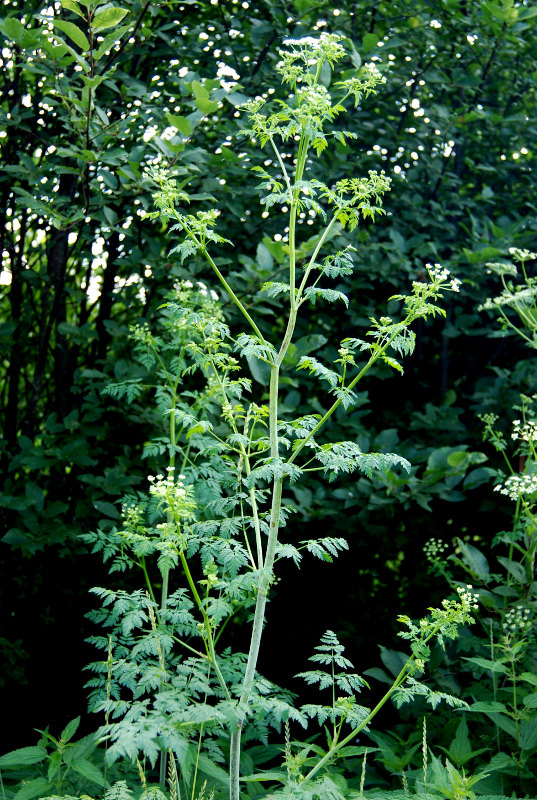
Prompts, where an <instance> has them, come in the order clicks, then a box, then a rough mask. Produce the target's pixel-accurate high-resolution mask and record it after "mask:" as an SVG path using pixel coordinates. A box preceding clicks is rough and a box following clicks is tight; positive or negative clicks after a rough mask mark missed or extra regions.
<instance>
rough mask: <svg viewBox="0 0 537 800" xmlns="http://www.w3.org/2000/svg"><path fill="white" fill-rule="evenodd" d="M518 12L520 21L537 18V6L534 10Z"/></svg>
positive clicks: (522, 9)
mask: <svg viewBox="0 0 537 800" xmlns="http://www.w3.org/2000/svg"><path fill="white" fill-rule="evenodd" d="M517 11H518V19H519V21H520V20H523V19H530V18H531V17H537V6H533V7H532V8H522V6H521V7H520V8H518V9H517Z"/></svg>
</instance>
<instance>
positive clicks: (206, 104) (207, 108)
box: [194, 95, 218, 114]
mask: <svg viewBox="0 0 537 800" xmlns="http://www.w3.org/2000/svg"><path fill="white" fill-rule="evenodd" d="M194 103H195V104H196V108H199V110H200V111H201V112H202V113H203V114H212V113H213V111H216V109H217V108H218V103H214V102H213V101H212V100H207V99H206V98H205V97H200V96H198V95H196V96H195V98H194Z"/></svg>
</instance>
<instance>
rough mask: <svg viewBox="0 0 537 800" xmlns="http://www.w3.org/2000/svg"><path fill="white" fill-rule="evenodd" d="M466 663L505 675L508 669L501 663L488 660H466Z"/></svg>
mask: <svg viewBox="0 0 537 800" xmlns="http://www.w3.org/2000/svg"><path fill="white" fill-rule="evenodd" d="M463 660H464V661H469V662H470V664H475V665H476V666H477V667H482V668H483V669H486V670H488V671H489V672H500V673H502V674H504V675H505V673H506V672H507V669H506V668H505V667H504V665H503V664H502V663H501V662H499V661H489V660H488V659H486V658H478V657H476V658H464V659H463Z"/></svg>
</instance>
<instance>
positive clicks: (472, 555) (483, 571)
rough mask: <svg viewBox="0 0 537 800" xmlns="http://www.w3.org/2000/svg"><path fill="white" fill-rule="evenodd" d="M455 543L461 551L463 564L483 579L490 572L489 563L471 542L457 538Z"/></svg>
mask: <svg viewBox="0 0 537 800" xmlns="http://www.w3.org/2000/svg"><path fill="white" fill-rule="evenodd" d="M457 544H458V546H459V548H460V550H461V552H462V555H463V560H464V564H465V565H466V566H467V567H468V569H469V571H470V572H471V573H472V574H473V575H475V576H476V577H478V578H482V579H485V578H486V577H487V576H488V575H489V572H490V569H489V564H488V561H487V559H486V557H485V556H484V555H483V553H482V552H481V551H480V550H478V549H477V547H474V546H473V545H471V544H466V542H463V541H462V539H457Z"/></svg>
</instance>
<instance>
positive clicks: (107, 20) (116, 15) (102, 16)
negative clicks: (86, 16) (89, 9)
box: [92, 6, 129, 31]
mask: <svg viewBox="0 0 537 800" xmlns="http://www.w3.org/2000/svg"><path fill="white" fill-rule="evenodd" d="M128 13H129V12H128V11H127V10H126V9H125V8H119V7H118V6H114V7H112V8H105V9H103V11H98V12H97V13H96V14H95V16H94V17H93V22H92V27H93V30H94V31H105V30H106V29H107V28H113V27H114V25H119V23H120V22H121V20H122V19H123V17H125V16H126V15H127V14H128Z"/></svg>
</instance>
